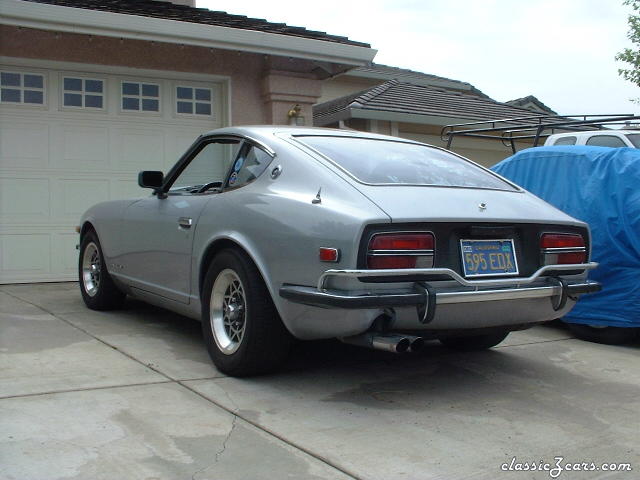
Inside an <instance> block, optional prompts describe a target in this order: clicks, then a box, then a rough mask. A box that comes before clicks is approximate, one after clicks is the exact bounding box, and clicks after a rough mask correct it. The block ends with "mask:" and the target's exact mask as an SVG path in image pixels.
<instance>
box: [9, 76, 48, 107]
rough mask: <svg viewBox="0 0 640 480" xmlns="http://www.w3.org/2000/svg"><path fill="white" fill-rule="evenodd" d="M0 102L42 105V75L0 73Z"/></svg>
mask: <svg viewBox="0 0 640 480" xmlns="http://www.w3.org/2000/svg"><path fill="white" fill-rule="evenodd" d="M0 101H1V102H2V103H18V104H29V105H44V75H39V74H35V73H21V72H7V71H4V72H0Z"/></svg>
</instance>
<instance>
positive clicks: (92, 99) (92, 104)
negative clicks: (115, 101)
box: [84, 95, 102, 108]
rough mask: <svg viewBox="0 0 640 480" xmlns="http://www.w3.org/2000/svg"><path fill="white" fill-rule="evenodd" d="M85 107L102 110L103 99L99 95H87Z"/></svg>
mask: <svg viewBox="0 0 640 480" xmlns="http://www.w3.org/2000/svg"><path fill="white" fill-rule="evenodd" d="M84 106H85V107H89V108H102V97H101V96H98V95H87V96H85V97H84Z"/></svg>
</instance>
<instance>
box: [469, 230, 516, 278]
mask: <svg viewBox="0 0 640 480" xmlns="http://www.w3.org/2000/svg"><path fill="white" fill-rule="evenodd" d="M460 251H461V253H462V268H463V269H464V276H465V277H479V276H490V275H517V274H518V262H517V260H516V251H515V248H514V247H513V240H511V239H503V240H460Z"/></svg>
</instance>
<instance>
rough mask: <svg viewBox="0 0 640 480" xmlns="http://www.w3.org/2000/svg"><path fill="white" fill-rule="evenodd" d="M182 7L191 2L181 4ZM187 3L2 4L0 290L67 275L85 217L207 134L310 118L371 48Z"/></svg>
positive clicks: (79, 0) (83, 0)
mask: <svg viewBox="0 0 640 480" xmlns="http://www.w3.org/2000/svg"><path fill="white" fill-rule="evenodd" d="M178 4H186V5H178ZM192 5H193V2H189V1H184V0H183V1H176V2H173V3H171V2H160V1H151V0H145V1H133V0H99V1H98V0H2V1H0V70H1V72H0V74H1V77H0V226H1V228H0V283H10V282H34V281H53V280H65V279H69V280H70V279H74V278H75V277H76V273H75V270H76V261H77V252H76V250H75V244H76V243H77V236H76V234H75V232H74V226H75V225H76V223H77V221H78V218H79V217H80V215H81V213H82V212H83V211H84V210H85V209H86V208H88V207H89V206H90V205H92V204H94V203H96V202H99V201H102V200H108V199H114V198H122V197H128V196H133V195H139V194H141V193H143V192H142V191H141V190H140V189H139V187H138V186H137V183H136V176H137V172H138V171H139V170H143V169H154V170H165V171H166V170H167V169H168V168H169V167H170V166H171V165H173V163H174V162H175V161H176V159H177V158H178V156H179V155H180V154H181V153H182V152H183V151H184V150H185V148H186V147H187V146H188V145H189V144H190V143H191V142H192V141H193V140H194V139H195V138H196V137H197V136H198V135H199V134H201V133H202V132H203V131H207V130H211V129H214V128H217V127H221V126H226V125H230V124H235V125H239V124H256V123H273V124H280V123H283V124H284V123H288V122H289V121H290V119H289V117H288V115H287V113H288V112H289V111H290V110H291V109H292V108H293V107H294V106H295V105H300V109H301V110H300V113H299V118H297V119H296V121H297V122H298V123H307V124H311V122H312V111H311V106H312V105H313V104H315V103H317V102H318V100H319V99H320V97H321V95H322V82H323V81H324V80H325V79H326V78H328V77H331V76H333V75H336V74H338V73H340V72H343V71H346V70H348V69H350V68H353V67H357V66H362V65H366V64H368V63H369V62H371V60H372V59H373V57H374V55H375V53H376V52H375V50H373V49H371V48H370V46H369V45H368V44H366V43H361V42H356V41H352V40H349V39H347V38H344V37H338V36H333V35H328V34H326V33H323V32H314V31H309V30H306V29H304V28H297V27H289V26H286V25H283V24H274V23H269V22H266V21H264V20H256V19H250V18H247V17H243V16H237V15H228V14H225V13H222V12H212V11H209V10H206V9H196V8H192Z"/></svg>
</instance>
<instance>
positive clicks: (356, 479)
mask: <svg viewBox="0 0 640 480" xmlns="http://www.w3.org/2000/svg"><path fill="white" fill-rule="evenodd" d="M4 293H6V294H7V295H9V296H11V297H13V298H15V299H16V300H20V301H22V302H25V303H28V304H29V305H32V306H34V307H36V308H38V309H40V310H42V311H43V312H45V313H47V314H49V315H51V316H52V317H54V318H57V319H58V320H60V321H62V322H64V323H66V324H67V325H69V326H71V327H73V328H76V329H78V330H80V331H81V332H83V333H84V334H86V335H88V336H89V337H91V338H93V339H95V340H97V341H98V342H100V343H102V344H104V345H105V346H107V347H110V348H112V349H114V350H115V351H117V352H119V353H121V354H122V355H124V356H125V357H127V358H129V359H131V360H133V361H134V362H137V363H139V364H141V365H144V366H145V367H147V368H148V369H149V370H152V371H154V372H156V373H157V374H159V375H162V376H163V377H165V378H167V379H168V381H163V382H158V383H177V384H178V385H180V386H181V387H183V388H185V389H186V390H188V391H190V392H192V393H194V394H196V395H197V396H199V397H200V398H202V399H204V400H206V401H207V402H208V403H210V404H212V405H214V406H216V407H218V408H220V409H222V410H224V411H225V412H227V413H229V414H231V415H232V416H233V417H234V422H235V421H236V420H235V419H236V418H240V419H241V420H243V421H245V422H247V423H248V424H250V425H253V426H254V427H255V428H257V429H258V430H260V431H262V432H264V433H266V434H267V435H270V436H272V437H274V438H276V439H278V440H280V441H281V442H283V443H285V444H287V445H289V446H290V447H292V448H294V449H296V450H299V451H301V452H303V453H305V454H307V455H309V456H310V457H312V458H315V459H316V460H318V461H319V462H321V463H324V464H326V465H328V466H330V467H331V468H333V469H335V470H337V471H339V472H340V473H342V474H344V475H347V476H349V477H351V478H353V479H354V480H363V479H362V477H359V476H358V475H356V474H355V473H353V472H350V471H348V470H347V469H345V468H344V467H340V466H338V465H336V464H335V463H333V462H332V461H331V460H328V459H326V458H324V457H322V456H320V455H318V454H317V453H315V452H312V451H311V450H309V449H307V448H306V447H303V446H301V445H298V444H296V443H295V442H292V441H290V440H288V439H287V438H284V437H283V436H282V435H280V434H278V433H275V432H273V431H271V430H270V429H268V428H266V427H264V426H262V425H260V424H258V423H257V422H255V421H253V420H251V419H249V418H245V417H244V416H242V415H240V414H239V413H237V412H234V411H233V410H230V409H229V408H227V407H225V406H224V405H222V404H220V403H218V402H216V401H215V400H213V399H211V398H208V397H206V396H205V395H203V394H201V393H200V392H198V391H196V390H195V389H193V388H191V387H190V386H188V385H185V384H184V383H183V381H182V380H177V379H174V378H172V377H171V376H169V375H167V374H166V373H164V372H161V371H160V370H158V369H156V368H154V367H151V366H150V365H147V364H146V363H144V362H143V361H141V360H139V359H137V358H135V357H134V356H132V355H130V354H128V353H126V352H124V351H122V350H120V349H119V348H118V347H116V346H115V345H112V344H110V343H109V342H107V341H105V340H102V339H101V338H98V337H96V336H95V335H93V334H92V333H90V332H88V331H87V330H85V329H83V328H81V327H79V326H77V325H75V324H73V323H71V322H70V321H68V320H67V319H65V318H62V317H59V316H58V315H57V314H56V313H53V312H51V311H49V310H47V309H46V308H44V307H42V306H40V305H37V304H35V303H33V302H30V301H28V300H25V299H23V298H20V297H18V296H16V295H14V294H12V293H9V292H6V291H5V292H4ZM218 378H225V377H214V379H213V381H215V380H216V379H218ZM185 381H189V380H185ZM191 381H197V380H191ZM143 385H145V384H143ZM105 388H113V387H105ZM76 390H77V391H81V389H76ZM76 390H69V391H68V392H74V391H76ZM223 390H224V389H223ZM27 395H29V394H27ZM27 395H24V396H27ZM32 395H37V394H32ZM14 398H18V397H14Z"/></svg>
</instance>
